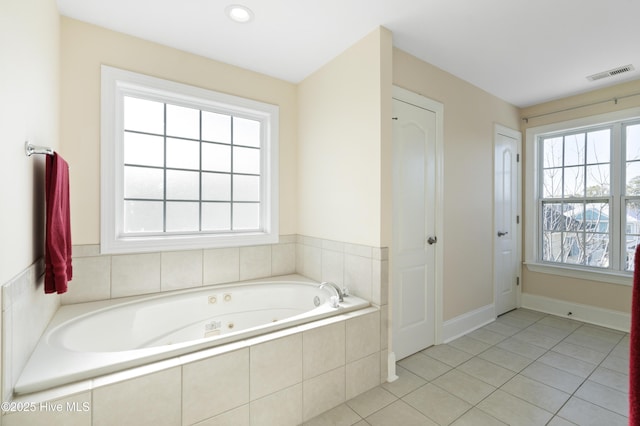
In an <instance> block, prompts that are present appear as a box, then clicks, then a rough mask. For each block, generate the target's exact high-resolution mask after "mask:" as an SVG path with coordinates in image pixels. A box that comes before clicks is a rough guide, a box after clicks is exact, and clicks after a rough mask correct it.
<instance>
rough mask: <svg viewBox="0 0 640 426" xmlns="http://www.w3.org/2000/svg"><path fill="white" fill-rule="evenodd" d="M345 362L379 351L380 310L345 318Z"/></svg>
mask: <svg viewBox="0 0 640 426" xmlns="http://www.w3.org/2000/svg"><path fill="white" fill-rule="evenodd" d="M346 342H347V355H346V356H347V358H346V359H347V362H352V361H355V360H357V359H360V358H363V357H365V356H367V355H371V354H372V353H374V352H378V351H380V311H377V312H373V313H371V314H367V315H361V316H359V317H356V318H352V319H349V320H347V324H346Z"/></svg>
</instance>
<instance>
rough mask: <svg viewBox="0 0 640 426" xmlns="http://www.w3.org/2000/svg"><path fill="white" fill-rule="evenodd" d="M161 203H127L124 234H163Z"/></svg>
mask: <svg viewBox="0 0 640 426" xmlns="http://www.w3.org/2000/svg"><path fill="white" fill-rule="evenodd" d="M162 226H163V224H162V202H161V201H125V202H124V232H162Z"/></svg>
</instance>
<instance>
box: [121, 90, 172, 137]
mask: <svg viewBox="0 0 640 426" xmlns="http://www.w3.org/2000/svg"><path fill="white" fill-rule="evenodd" d="M124 129H125V130H135V131H138V132H146V133H156V134H163V133H164V104H163V103H162V102H155V101H147V100H144V99H138V98H132V97H129V96H125V97H124Z"/></svg>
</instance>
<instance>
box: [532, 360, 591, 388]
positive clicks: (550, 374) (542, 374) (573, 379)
mask: <svg viewBox="0 0 640 426" xmlns="http://www.w3.org/2000/svg"><path fill="white" fill-rule="evenodd" d="M520 374H522V375H523V376H526V377H528V378H530V379H533V380H537V381H538V382H541V383H544V384H545V385H548V386H551V387H554V388H556V389H559V390H561V391H563V392H566V393H573V392H575V390H576V389H578V386H580V384H582V382H583V380H584V379H582V378H580V377H578V376H574V375H573V374H571V373H567V372H566V371H562V370H558V369H557V368H554V367H550V366H548V365H546V364H542V363H540V362H537V361H536V362H534V363H533V364H531V365H530V366H528V367H527V368H525V369H524V370H522V371H521V372H520Z"/></svg>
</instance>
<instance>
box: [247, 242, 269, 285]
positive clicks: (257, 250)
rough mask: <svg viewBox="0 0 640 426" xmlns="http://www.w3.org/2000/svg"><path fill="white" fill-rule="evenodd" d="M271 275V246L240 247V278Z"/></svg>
mask: <svg viewBox="0 0 640 426" xmlns="http://www.w3.org/2000/svg"><path fill="white" fill-rule="evenodd" d="M268 276H271V246H268V245H267V246H252V247H240V280H241V281H243V280H251V279H253V278H262V277H268Z"/></svg>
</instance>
